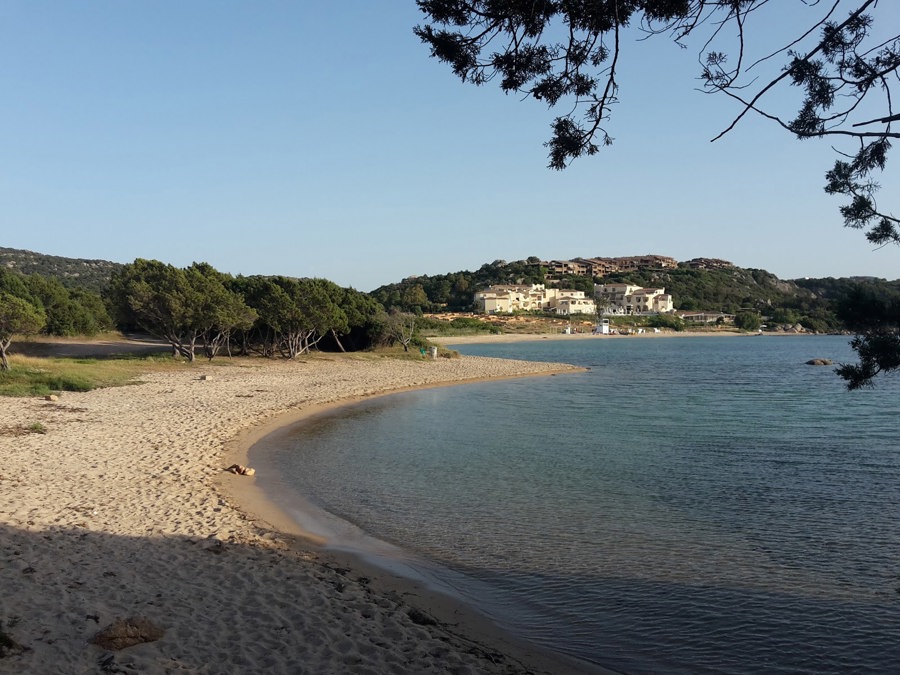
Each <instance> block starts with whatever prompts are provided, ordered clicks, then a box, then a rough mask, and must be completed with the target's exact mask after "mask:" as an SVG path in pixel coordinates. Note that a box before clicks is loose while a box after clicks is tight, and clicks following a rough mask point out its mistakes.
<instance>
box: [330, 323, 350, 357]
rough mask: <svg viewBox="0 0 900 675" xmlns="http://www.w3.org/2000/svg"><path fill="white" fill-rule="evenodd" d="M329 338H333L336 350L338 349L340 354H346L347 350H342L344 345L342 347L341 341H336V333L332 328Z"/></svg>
mask: <svg viewBox="0 0 900 675" xmlns="http://www.w3.org/2000/svg"><path fill="white" fill-rule="evenodd" d="M331 336H332V337H333V338H334V341H335V342H336V343H337V346H338V349H340V350H341V351H342V352H346V351H347V350H346V349H344V345H342V344H341V341H340V340H339V339H338V336H337V332H336V331H335V330H334V328H332V329H331Z"/></svg>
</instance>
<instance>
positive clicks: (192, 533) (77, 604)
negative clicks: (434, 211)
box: [0, 355, 583, 673]
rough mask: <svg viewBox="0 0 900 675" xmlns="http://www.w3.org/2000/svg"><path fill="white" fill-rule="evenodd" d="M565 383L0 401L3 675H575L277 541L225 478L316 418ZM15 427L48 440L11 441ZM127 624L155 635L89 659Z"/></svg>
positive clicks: (464, 371) (205, 384) (303, 379)
mask: <svg viewBox="0 0 900 675" xmlns="http://www.w3.org/2000/svg"><path fill="white" fill-rule="evenodd" d="M567 368H570V367H568V366H565V365H564V364H538V363H529V362H522V361H511V360H500V359H484V358H475V357H463V358H456V359H444V358H440V359H437V360H435V361H431V360H398V359H384V358H374V357H371V356H356V355H341V356H325V355H322V356H320V357H316V358H310V359H305V360H301V361H292V362H283V361H278V362H272V361H262V360H234V361H222V362H221V363H219V362H214V363H211V364H198V365H197V366H196V367H194V368H191V369H188V370H183V371H177V372H167V373H154V374H151V375H148V376H146V377H144V378H142V384H140V385H138V386H133V387H124V388H116V389H103V390H96V391H93V392H87V393H65V394H64V395H62V396H61V397H60V398H59V400H57V401H44V400H37V399H33V398H30V399H12V398H7V399H0V411H2V415H3V419H4V420H6V421H7V422H6V423H5V426H3V427H2V430H0V431H2V433H0V449H2V453H3V457H4V461H3V464H2V467H0V490H2V495H3V497H2V499H0V551H2V553H0V555H2V556H3V559H4V565H3V567H2V570H0V582H2V588H3V589H4V593H3V599H2V601H0V621H2V622H3V623H2V625H0V630H3V631H4V633H5V634H7V635H8V636H9V637H11V638H12V639H13V640H15V641H16V643H18V644H20V645H22V646H24V647H25V648H26V649H25V650H24V651H21V652H16V653H14V654H12V655H8V656H6V657H5V658H0V672H4V673H5V672H10V673H11V672H48V673H50V672H96V671H97V670H98V669H99V668H100V667H101V665H102V667H103V668H106V670H107V671H109V669H110V668H115V667H118V668H121V669H122V670H123V671H125V672H132V671H138V672H147V673H155V672H159V673H163V672H195V673H226V672H234V673H239V672H240V673H246V672H273V673H276V672H284V673H302V672H310V673H325V672H335V673H337V672H354V673H385V672H392V673H404V672H409V673H414V672H415V673H426V672H435V673H437V672H442V673H443V672H460V673H465V672H470V673H482V672H483V673H513V672H515V673H518V672H554V673H556V672H559V673H562V672H583V669H582V668H580V667H578V666H576V665H573V664H571V663H570V662H567V661H565V660H564V659H562V657H560V658H559V659H557V658H556V657H555V656H554V655H548V654H545V653H542V652H539V651H538V650H536V649H535V648H532V647H530V646H528V645H523V644H520V643H517V642H516V641H515V640H511V639H508V638H507V637H506V636H503V635H502V633H501V632H499V631H494V630H492V629H491V628H490V626H488V625H486V624H485V623H484V622H479V619H478V617H477V616H475V615H473V614H472V613H469V612H467V610H466V609H465V608H463V607H460V606H456V605H454V603H452V602H449V601H446V602H445V600H447V599H444V600H440V599H435V598H432V597H431V596H429V595H428V594H427V593H425V592H424V591H422V590H421V589H415V586H414V584H413V585H403V583H402V581H400V580H389V583H382V580H381V579H378V578H376V577H377V573H372V574H370V573H369V571H368V570H366V569H364V568H363V567H361V566H360V565H358V564H356V562H355V561H353V560H352V559H350V560H348V559H346V558H341V557H340V556H333V555H331V554H329V553H328V552H326V551H323V550H321V549H320V548H318V547H317V546H316V545H315V543H314V542H309V541H304V540H302V539H299V538H297V537H294V536H291V535H292V534H302V533H300V532H297V531H294V532H292V531H291V528H290V526H289V524H287V523H273V522H271V520H268V519H266V518H261V517H260V516H259V512H260V510H263V511H265V508H262V509H260V505H263V506H265V505H266V504H267V498H266V496H265V495H263V496H259V495H257V496H256V497H257V498H258V500H257V501H254V498H252V496H249V497H248V496H247V495H248V494H250V493H252V489H251V488H252V484H253V479H251V478H247V477H243V476H233V475H231V474H226V473H224V468H225V467H227V466H228V463H227V461H228V459H230V458H231V456H232V455H233V454H234V453H235V452H238V453H240V452H241V451H242V450H241V448H244V449H246V447H248V445H247V444H248V443H250V442H252V441H253V439H254V438H256V437H258V435H259V434H261V433H265V431H266V430H267V429H271V428H274V427H276V426H279V425H282V424H284V423H286V422H287V421H289V418H290V416H292V415H293V416H296V415H297V414H299V413H301V412H304V411H305V412H309V411H310V410H315V409H317V406H322V405H329V404H335V403H337V402H342V401H343V402H346V401H351V400H354V399H358V398H360V397H366V396H371V395H375V394H379V393H384V392H388V391H397V390H402V389H408V388H411V387H423V386H437V385H440V384H448V383H458V382H464V381H474V380H480V379H488V378H497V377H520V376H525V375H536V374H549V373H551V372H558V371H561V370H564V369H567ZM286 416H287V417H286ZM12 421H15V422H17V424H12ZM29 425H41V427H42V428H43V429H44V430H45V431H46V433H24V432H21V430H22V429H24V428H27V427H28V426H29ZM17 429H18V430H19V431H16V430H17ZM245 493H246V494H245ZM265 514H266V515H271V514H270V512H269V511H265ZM273 520H277V519H273ZM439 605H440V606H439ZM129 616H144V617H146V618H148V619H150V620H151V621H153V622H154V623H155V624H157V625H158V626H160V628H162V629H163V630H164V636H163V638H162V639H161V640H159V641H157V642H150V643H147V644H142V645H138V646H134V647H130V648H128V649H125V650H123V651H121V652H104V651H103V650H101V649H100V648H99V647H95V646H92V645H89V644H87V640H88V639H90V638H91V637H92V636H93V635H94V634H95V633H96V632H97V631H98V630H99V629H100V628H102V627H104V626H106V625H108V624H110V623H111V622H112V621H114V620H115V619H116V618H124V617H129ZM435 618H436V619H437V621H435ZM101 662H102V664H101Z"/></svg>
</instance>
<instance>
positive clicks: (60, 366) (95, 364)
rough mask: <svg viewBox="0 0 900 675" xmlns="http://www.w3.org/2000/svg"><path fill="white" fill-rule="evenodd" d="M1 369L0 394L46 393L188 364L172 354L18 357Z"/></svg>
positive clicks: (118, 382) (122, 381)
mask: <svg viewBox="0 0 900 675" xmlns="http://www.w3.org/2000/svg"><path fill="white" fill-rule="evenodd" d="M10 365H11V367H10V369H9V370H8V371H5V372H0V396H47V395H48V394H54V393H59V392H62V391H90V390H92V389H99V388H101V387H120V386H123V385H126V384H131V383H133V382H134V379H135V378H136V377H138V376H139V375H142V374H143V373H147V372H155V371H159V370H172V369H177V368H185V367H187V366H186V365H185V364H184V363H181V362H179V361H176V360H175V359H172V358H171V357H166V358H159V357H146V356H145V357H140V358H135V357H129V358H122V359H62V358H39V357H27V356H20V357H16V358H15V359H13V360H12V363H11V364H10Z"/></svg>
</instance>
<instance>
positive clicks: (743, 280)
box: [372, 260, 856, 332]
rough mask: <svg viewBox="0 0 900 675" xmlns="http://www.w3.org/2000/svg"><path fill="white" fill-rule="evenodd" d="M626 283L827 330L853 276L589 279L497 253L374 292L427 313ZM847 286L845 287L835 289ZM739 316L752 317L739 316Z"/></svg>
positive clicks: (656, 273) (738, 272) (706, 273)
mask: <svg viewBox="0 0 900 675" xmlns="http://www.w3.org/2000/svg"><path fill="white" fill-rule="evenodd" d="M595 282H596V283H604V284H607V283H630V284H634V285H636V286H643V287H650V288H665V289H666V292H667V293H670V294H671V295H672V298H673V304H674V306H675V308H676V309H680V310H695V311H705V312H722V313H725V314H735V315H737V314H742V315H745V314H748V313H753V314H756V315H757V316H759V317H761V318H765V319H766V320H767V321H770V322H771V323H773V324H777V325H784V324H790V325H795V324H798V323H799V324H801V325H803V326H804V327H805V328H807V329H808V330H813V331H820V332H825V331H832V330H837V329H840V328H842V327H843V325H844V324H843V322H842V320H841V319H840V317H839V316H838V313H837V308H838V306H837V300H838V299H839V298H840V297H843V294H844V291H846V289H847V288H849V287H850V286H851V285H853V284H854V283H856V281H853V280H846V279H843V280H831V281H826V280H823V283H822V285H821V287H819V286H816V285H815V284H813V283H811V282H810V281H809V280H807V281H805V282H804V283H803V284H801V283H799V282H794V281H785V280H782V279H779V278H778V277H776V276H775V275H774V274H771V273H769V272H766V271H765V270H758V269H743V268H740V267H732V268H719V269H692V268H689V267H687V266H680V267H678V268H676V269H646V270H641V271H637V272H627V273H620V274H614V275H610V276H606V277H603V278H595V279H591V278H589V277H579V276H565V277H560V278H557V277H551V276H549V275H548V271H547V269H546V268H543V267H539V266H536V265H534V264H531V262H530V261H516V262H511V263H507V262H505V261H502V260H495V261H494V262H492V263H486V264H485V265H482V266H481V267H480V268H479V269H478V270H477V271H475V272H468V271H461V272H455V273H451V274H444V275H436V276H420V277H410V278H407V279H404V280H403V281H400V282H397V283H394V284H388V285H385V286H381V287H380V288H377V289H375V290H374V291H372V295H373V296H374V297H375V298H376V299H377V300H378V301H379V302H381V303H382V304H383V305H384V306H385V307H386V308H388V309H396V310H399V311H404V312H413V313H420V314H421V313H431V312H440V311H454V312H461V311H471V310H472V309H474V305H473V303H474V294H475V291H477V290H481V289H484V288H487V287H488V286H490V285H497V284H547V285H550V284H556V285H559V286H561V287H564V288H574V289H576V290H583V291H585V293H586V294H588V295H592V294H593V285H594V283H595ZM840 289H844V290H840ZM742 321H744V322H745V323H746V322H750V319H747V318H743V319H742Z"/></svg>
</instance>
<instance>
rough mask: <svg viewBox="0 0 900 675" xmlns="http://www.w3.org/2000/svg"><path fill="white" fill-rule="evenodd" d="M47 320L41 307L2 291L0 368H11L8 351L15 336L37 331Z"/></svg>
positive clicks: (0, 299)
mask: <svg viewBox="0 0 900 675" xmlns="http://www.w3.org/2000/svg"><path fill="white" fill-rule="evenodd" d="M45 321H46V317H45V315H44V312H43V311H42V310H41V309H40V308H39V307H35V306H34V305H33V304H31V303H30V302H28V301H27V300H23V299H22V298H20V297H16V296H15V295H12V294H10V293H7V292H4V291H0V370H9V358H8V356H7V351H8V350H9V347H10V345H11V344H12V340H13V337H14V336H16V335H30V334H32V333H37V332H38V331H39V330H40V329H41V328H42V327H43V326H44V323H45Z"/></svg>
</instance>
